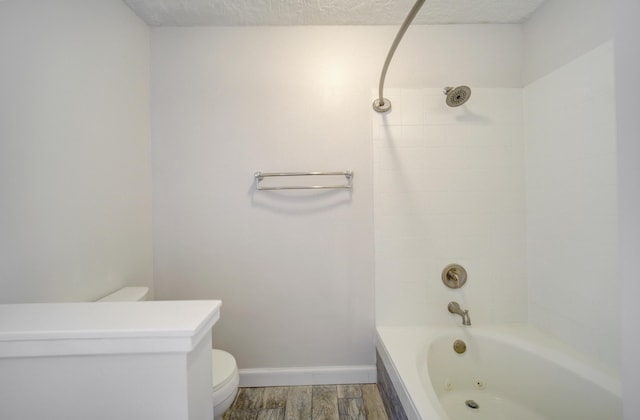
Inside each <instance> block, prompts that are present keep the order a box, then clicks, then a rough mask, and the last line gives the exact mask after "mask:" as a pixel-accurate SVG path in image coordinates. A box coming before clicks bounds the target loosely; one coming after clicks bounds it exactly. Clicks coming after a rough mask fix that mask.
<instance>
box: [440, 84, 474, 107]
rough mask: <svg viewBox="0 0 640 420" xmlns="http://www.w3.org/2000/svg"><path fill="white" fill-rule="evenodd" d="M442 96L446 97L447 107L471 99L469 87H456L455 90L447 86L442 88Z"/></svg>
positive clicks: (458, 104)
mask: <svg viewBox="0 0 640 420" xmlns="http://www.w3.org/2000/svg"><path fill="white" fill-rule="evenodd" d="M444 94H445V95H447V105H449V106H451V107H455V106H460V105H462V104H464V103H465V102H467V101H468V100H469V98H470V97H471V89H470V88H469V86H458V87H455V88H454V87H451V86H447V87H446V88H444Z"/></svg>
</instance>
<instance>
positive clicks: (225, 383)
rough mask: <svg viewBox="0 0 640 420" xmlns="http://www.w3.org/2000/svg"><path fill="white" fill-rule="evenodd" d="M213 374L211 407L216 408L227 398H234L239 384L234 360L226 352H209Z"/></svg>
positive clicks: (215, 350) (214, 350)
mask: <svg viewBox="0 0 640 420" xmlns="http://www.w3.org/2000/svg"><path fill="white" fill-rule="evenodd" d="M211 368H212V371H213V372H212V373H213V379H212V383H213V405H214V406H217V405H219V404H220V403H222V402H224V401H225V400H226V399H227V398H229V397H232V396H233V397H235V393H236V392H237V390H238V383H239V382H240V375H239V374H238V366H237V365H236V359H234V357H233V356H232V355H231V354H229V353H227V352H226V351H223V350H219V349H212V350H211Z"/></svg>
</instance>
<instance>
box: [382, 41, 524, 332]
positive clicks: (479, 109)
mask: <svg viewBox="0 0 640 420" xmlns="http://www.w3.org/2000/svg"><path fill="white" fill-rule="evenodd" d="M469 38H470V39H474V38H475V39H477V38H476V37H474V36H472V34H469ZM470 47H473V46H470ZM461 53H464V51H462V52H461ZM500 64H501V65H506V66H507V67H510V68H513V69H514V71H518V70H519V68H520V67H519V64H520V62H519V61H518V60H513V61H512V62H507V63H505V62H504V61H503V62H501V63H500ZM391 95H393V97H394V98H395V99H394V102H393V106H394V109H392V111H391V113H390V114H388V115H374V118H373V132H374V137H373V138H374V150H375V154H374V173H375V183H374V185H375V205H374V209H375V241H376V321H377V323H378V324H379V325H407V324H409V325H420V324H422V325H424V324H432V325H443V324H445V325H451V326H455V325H460V324H461V318H460V317H459V316H453V315H451V314H450V313H449V312H448V311H447V304H448V303H449V301H452V300H455V301H457V302H458V303H460V304H461V306H463V307H464V308H466V309H468V310H469V314H470V317H471V321H472V324H474V325H478V324H486V323H505V322H526V321H527V284H526V270H525V260H524V258H525V248H524V245H525V236H524V233H525V214H524V210H525V203H524V194H525V191H524V144H523V139H522V89H498V88H493V89H486V88H477V87H475V86H472V95H471V98H470V99H469V101H468V102H467V103H466V104H465V105H463V106H461V107H458V108H450V107H448V106H447V105H446V104H445V97H444V95H443V93H442V88H432V89H424V90H421V89H403V90H397V91H390V93H389V96H390V97H391ZM451 263H457V264H461V265H462V266H463V267H464V268H465V269H466V271H467V274H468V280H467V283H466V285H465V286H464V287H463V288H461V289H457V290H452V289H449V288H447V287H446V286H445V285H444V284H443V283H442V278H441V273H442V270H443V269H444V267H445V266H447V265H448V264H451Z"/></svg>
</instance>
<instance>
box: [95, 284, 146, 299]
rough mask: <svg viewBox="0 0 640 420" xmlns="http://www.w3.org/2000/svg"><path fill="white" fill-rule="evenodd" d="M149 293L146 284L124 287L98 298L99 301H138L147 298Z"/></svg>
mask: <svg viewBox="0 0 640 420" xmlns="http://www.w3.org/2000/svg"><path fill="white" fill-rule="evenodd" d="M148 294H149V288H148V287H144V286H136V287H123V288H122V289H120V290H117V291H115V292H113V293H111V294H109V295H107V296H105V297H103V298H102V299H98V302H137V301H141V300H146V298H147V295H148Z"/></svg>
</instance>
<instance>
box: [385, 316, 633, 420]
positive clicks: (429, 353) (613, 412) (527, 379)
mask: <svg viewBox="0 0 640 420" xmlns="http://www.w3.org/2000/svg"><path fill="white" fill-rule="evenodd" d="M377 330H378V343H377V349H378V353H379V354H380V358H381V359H382V361H383V363H384V365H385V367H386V370H387V371H388V373H389V376H390V378H391V381H392V383H393V385H394V388H395V390H396V392H397V394H398V397H399V399H400V401H401V403H402V406H403V408H404V411H405V412H406V414H407V417H408V418H409V419H423V420H466V419H474V420H485V419H487V420H488V419H491V420H501V419H504V420H543V419H544V420H550V419H554V420H556V419H557V420H573V419H580V420H617V419H622V399H621V390H620V382H619V380H618V379H617V378H615V377H613V376H612V375H610V374H608V373H606V372H605V371H604V370H601V369H598V368H596V367H594V366H592V365H591V364H589V363H588V362H587V361H586V360H585V358H584V356H582V355H580V354H579V353H577V352H575V351H574V350H572V349H570V348H569V347H568V346H565V345H563V344H561V343H560V342H558V341H557V340H554V339H553V338H551V337H549V336H548V335H546V334H544V333H542V332H540V331H539V330H537V329H535V328H533V327H530V326H527V325H508V326H496V327H475V326H472V327H464V328H463V327H460V328H451V329H444V328H439V329H438V328H429V327H378V328H377ZM455 340H463V341H464V342H465V343H466V346H467V350H466V352H465V353H463V354H457V353H456V352H455V351H454V350H453V343H454V341H455ZM469 400H471V401H475V402H476V403H477V404H478V408H475V409H474V408H470V407H469V406H467V404H466V402H467V401H469ZM470 404H471V405H473V404H472V403H470Z"/></svg>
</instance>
